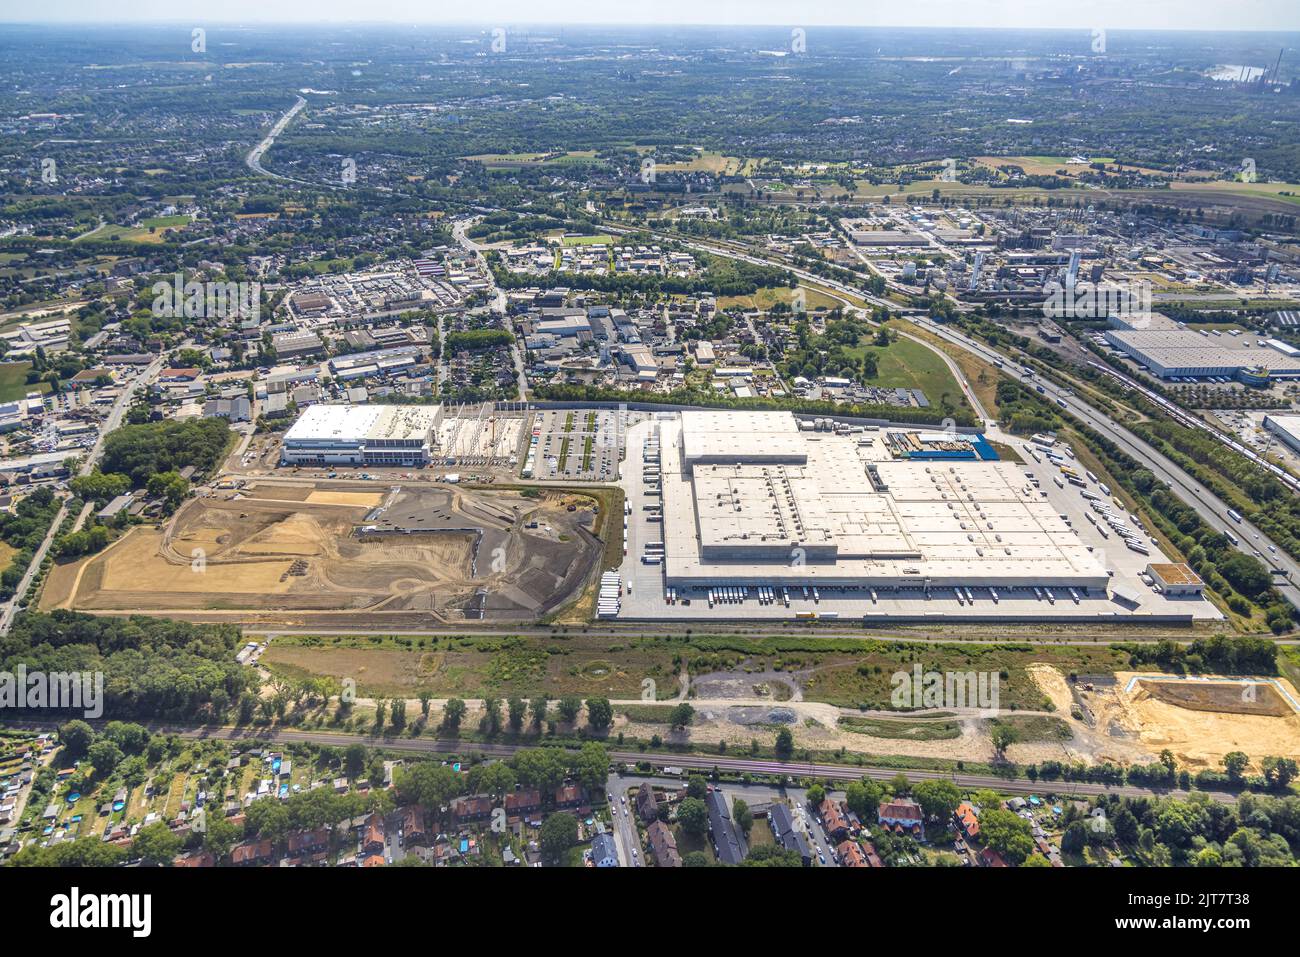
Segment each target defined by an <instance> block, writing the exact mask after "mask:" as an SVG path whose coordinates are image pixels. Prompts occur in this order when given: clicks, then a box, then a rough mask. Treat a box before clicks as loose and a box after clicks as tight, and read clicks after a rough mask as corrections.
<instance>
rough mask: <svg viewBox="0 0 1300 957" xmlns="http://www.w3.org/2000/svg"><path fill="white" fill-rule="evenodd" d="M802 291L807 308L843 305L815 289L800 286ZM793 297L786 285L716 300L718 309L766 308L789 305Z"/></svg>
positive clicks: (792, 291)
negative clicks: (783, 304) (782, 304)
mask: <svg viewBox="0 0 1300 957" xmlns="http://www.w3.org/2000/svg"><path fill="white" fill-rule="evenodd" d="M799 288H800V289H803V291H804V305H805V307H806V308H808V309H834V308H835V307H836V306H839V305H843V303H841V302H840V301H839V300H838V299H835V298H834V297H832V296H828V295H826V294H825V293H823V292H819V291H818V290H816V289H811V288H809V287H807V286H800V287H799ZM793 299H794V290H793V289H791V288H789V287H788V286H764V287H763V288H762V289H759V290H757V291H756V292H753V293H751V294H750V295H747V296H723V297H721V298H720V299H719V300H718V308H719V309H745V310H749V311H753V310H760V311H763V310H767V309H771V308H772V307H773V306H775V305H776V304H777V303H779V302H780V303H785V304H786V305H789V304H790V303H791V301H792V300H793Z"/></svg>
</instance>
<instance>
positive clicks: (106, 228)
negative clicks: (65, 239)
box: [73, 216, 190, 243]
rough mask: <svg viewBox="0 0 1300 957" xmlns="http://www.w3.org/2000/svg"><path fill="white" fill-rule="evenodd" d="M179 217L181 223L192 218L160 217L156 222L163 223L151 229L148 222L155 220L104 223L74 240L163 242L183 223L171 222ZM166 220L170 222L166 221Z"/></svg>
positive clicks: (78, 241) (75, 241)
mask: <svg viewBox="0 0 1300 957" xmlns="http://www.w3.org/2000/svg"><path fill="white" fill-rule="evenodd" d="M177 219H179V220H180V221H181V223H188V222H189V219H190V218H189V217H188V216H168V217H160V218H159V220H157V221H156V222H160V223H162V225H157V226H155V227H154V228H153V229H150V227H149V225H148V223H149V222H155V221H154V220H149V221H147V222H146V225H143V226H118V225H116V224H114V223H104V224H103V225H101V226H96V227H95V228H94V229H92V230H90V231H88V232H84V233H82V234H81V235H80V236H78V237H77V238H76V239H74V240H73V242H74V243H80V242H84V241H86V240H89V239H112V240H114V241H117V242H124V243H161V242H162V241H163V240H164V239H165V238H166V236H167V234H168V233H169V232H171V231H172V230H173V229H175V228H176V227H177V226H179V225H181V223H170V222H169V221H170V220H177ZM164 220H165V221H168V222H164Z"/></svg>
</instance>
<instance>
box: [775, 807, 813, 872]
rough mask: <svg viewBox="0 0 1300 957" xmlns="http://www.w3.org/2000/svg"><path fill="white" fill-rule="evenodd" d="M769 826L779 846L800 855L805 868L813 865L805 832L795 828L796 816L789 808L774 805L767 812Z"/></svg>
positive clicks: (810, 849)
mask: <svg viewBox="0 0 1300 957" xmlns="http://www.w3.org/2000/svg"><path fill="white" fill-rule="evenodd" d="M767 824H768V826H769V827H770V828H771V829H772V836H773V837H774V838H776V841H777V843H778V844H780V845H781V846H782V847H783V848H785V849H786V850H787V851H795V852H796V853H798V855H799V857H800V859H801V860H802V861H803V863H804V866H805V867H807V866H808V865H809V864H811V863H812V859H813V852H812V848H811V847H810V846H809V844H808V839H807V838H806V837H804V835H803V832H802V831H800V830H798V829H796V828H795V826H794V815H793V814H791V813H790V808H789V807H787V806H786V805H784V804H773V805H772V806H771V807H770V808H769V809H768V812H767Z"/></svg>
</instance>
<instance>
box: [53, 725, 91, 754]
mask: <svg viewBox="0 0 1300 957" xmlns="http://www.w3.org/2000/svg"><path fill="white" fill-rule="evenodd" d="M59 741H60V742H62V744H63V748H64V751H65V753H66V754H67V756H68V757H69V758H71V759H72V760H74V761H77V760H80V759H81V758H83V757H85V756H86V754H87V753H88V752H89V751H90V746H91V745H92V744H93V743H94V741H95V731H94V729H93V728H91V726H90V725H88V724H87V723H86V722H84V721H80V720H75V721H69V722H68V723H67V724H65V725H62V726H61V727H60V728H59Z"/></svg>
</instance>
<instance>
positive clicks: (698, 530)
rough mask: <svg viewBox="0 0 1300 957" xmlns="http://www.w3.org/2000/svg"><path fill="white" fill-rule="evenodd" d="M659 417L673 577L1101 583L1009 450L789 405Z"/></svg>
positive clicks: (693, 580) (1093, 564)
mask: <svg viewBox="0 0 1300 957" xmlns="http://www.w3.org/2000/svg"><path fill="white" fill-rule="evenodd" d="M657 427H658V429H659V447H660V449H661V464H662V469H661V472H662V476H661V494H662V502H663V504H662V508H663V553H664V557H663V566H664V577H665V581H666V583H667V584H668V585H669V586H670V587H677V588H692V587H693V588H697V589H698V588H701V587H705V588H707V587H710V586H713V585H741V586H744V585H768V586H771V585H775V586H778V587H781V586H794V587H803V586H820V587H831V586H838V587H848V588H855V589H856V588H860V587H863V586H867V585H869V586H872V587H877V588H907V589H917V590H926V589H929V588H932V587H934V588H939V587H944V586H947V587H952V586H962V587H993V588H1015V587H1033V586H1055V587H1061V588H1071V587H1073V588H1076V589H1083V590H1086V589H1090V588H1091V589H1099V590H1101V591H1103V592H1104V591H1105V589H1106V587H1107V584H1108V575H1107V572H1106V569H1105V568H1104V567H1103V566H1102V564H1101V562H1100V561H1098V559H1097V558H1096V557H1094V555H1093V553H1092V552H1091V551H1090V550H1089V549H1088V548H1087V547H1086V546H1085V545H1084V544H1083V543H1081V542H1080V540H1079V538H1078V536H1077V535H1076V534H1075V532H1074V531H1073V530H1072V529H1071V527H1070V525H1069V523H1068V522H1067V521H1066V520H1065V519H1064V518H1063V517H1062V516H1061V515H1059V514H1058V513H1057V512H1056V511H1055V509H1054V508H1053V506H1052V505H1051V504H1049V503H1048V502H1047V501H1045V500H1044V498H1043V497H1042V496H1041V494H1040V493H1039V492H1038V491H1037V490H1036V489H1034V488H1033V487H1031V485H1030V484H1029V483H1028V482H1027V481H1026V478H1025V476H1024V473H1023V472H1022V471H1021V469H1020V467H1019V466H1018V465H1016V464H1014V463H1009V462H997V461H983V460H976V459H963V460H952V461H948V460H944V461H925V460H909V459H900V458H898V457H897V454H898V453H897V452H896V451H895V450H894V449H892V448H891V447H890V445H889V444H888V443H887V442H886V441H885V436H884V435H883V434H881V433H879V432H873V433H865V434H859V435H844V434H837V433H819V432H806V431H801V430H800V429H799V427H798V425H797V424H796V421H795V419H794V416H793V415H792V414H791V413H788V412H742V413H736V412H704V411H700V412H693V411H692V412H683V413H682V414H681V416H680V418H679V419H678V420H677V421H662V422H659V423H657Z"/></svg>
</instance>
